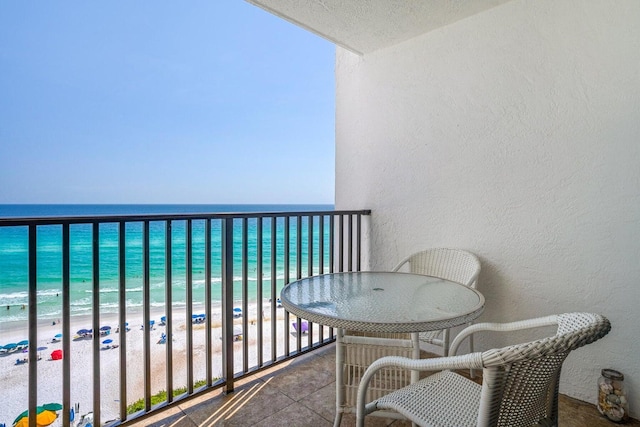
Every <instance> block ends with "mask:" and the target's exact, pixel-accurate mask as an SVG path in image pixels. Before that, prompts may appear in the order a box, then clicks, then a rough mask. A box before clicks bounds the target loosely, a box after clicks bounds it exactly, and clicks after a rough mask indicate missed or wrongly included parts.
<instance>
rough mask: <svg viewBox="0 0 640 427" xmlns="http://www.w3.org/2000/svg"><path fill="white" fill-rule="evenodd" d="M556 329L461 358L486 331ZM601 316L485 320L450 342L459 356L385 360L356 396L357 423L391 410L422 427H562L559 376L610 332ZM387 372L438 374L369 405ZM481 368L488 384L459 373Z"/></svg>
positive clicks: (364, 379)
mask: <svg viewBox="0 0 640 427" xmlns="http://www.w3.org/2000/svg"><path fill="white" fill-rule="evenodd" d="M554 325H555V326H556V327H557V329H556V333H555V335H553V336H550V337H546V338H542V339H539V340H536V341H531V342H527V343H523V344H516V345H511V346H508V347H504V348H499V349H492V350H487V351H484V352H482V353H471V354H466V355H461V356H455V353H456V350H457V349H458V346H459V345H460V343H461V342H462V341H463V340H464V339H466V338H468V337H470V336H471V335H472V334H474V333H478V332H481V331H493V332H500V333H503V332H509V331H519V330H523V329H532V328H547V327H549V326H554ZM610 329H611V325H610V323H609V321H608V320H607V319H606V318H605V317H604V316H601V315H599V314H592V313H566V314H560V315H553V316H547V317H540V318H536V319H529V320H522V321H519V322H511V323H478V324H476V325H472V326H469V327H467V328H465V329H464V330H463V331H462V332H460V334H458V336H456V338H455V339H454V340H453V342H452V343H451V353H452V354H454V356H448V357H439V358H433V359H422V360H413V359H410V358H404V357H395V356H390V357H384V358H381V359H378V360H376V361H375V362H373V363H372V364H371V366H369V368H368V369H367V370H366V372H365V374H364V376H363V377H362V380H361V382H360V386H359V388H358V398H357V410H356V412H357V425H358V426H360V427H362V426H364V417H365V416H366V415H368V414H369V413H372V412H374V411H380V410H382V411H384V410H392V411H396V412H397V413H399V414H401V415H402V416H404V417H405V418H407V419H408V420H410V421H412V422H414V423H416V424H418V425H429V426H434V425H439V426H440V425H450V426H476V425H478V426H533V425H536V426H543V425H544V426H556V425H558V385H559V381H560V371H561V368H562V364H563V363H564V360H565V358H566V357H567V356H568V355H569V353H570V352H571V351H573V350H575V349H577V348H580V347H582V346H584V345H587V344H591V343H592V342H595V341H597V340H599V339H600V338H602V337H604V336H605V335H607V333H609V330H610ZM380 369H399V370H407V369H412V370H418V371H436V373H434V374H432V375H430V376H428V377H426V378H424V379H422V380H420V381H418V382H416V383H413V384H410V385H408V386H406V387H404V388H401V389H399V390H396V391H394V392H392V393H389V394H387V395H384V396H381V397H378V398H375V399H373V400H372V401H370V402H368V403H367V402H366V399H367V397H366V395H367V388H368V387H369V382H370V380H371V379H372V378H373V376H374V375H375V373H376V372H377V371H378V370H380ZM459 369H482V371H483V374H482V385H480V384H477V383H476V382H474V381H472V380H469V379H467V378H465V377H463V376H462V375H460V374H458V373H456V372H455V370H459Z"/></svg>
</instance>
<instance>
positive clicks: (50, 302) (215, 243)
mask: <svg viewBox="0 0 640 427" xmlns="http://www.w3.org/2000/svg"><path fill="white" fill-rule="evenodd" d="M333 209H334V207H333V205H1V204H0V218H8V217H28V218H39V217H50V216H96V215H147V214H186V213H229V212H231V213H240V212H291V211H320V210H323V211H330V210H333ZM307 221H308V219H307V218H305V217H303V223H302V227H301V229H300V233H301V239H302V245H301V246H302V251H301V263H302V271H303V272H306V271H308V267H307V262H308V256H307V247H308V242H309V239H312V241H313V243H312V244H313V247H314V248H318V247H319V246H318V241H319V240H320V239H321V238H323V239H324V241H325V242H326V243H325V247H324V262H325V264H326V265H325V271H327V270H328V260H329V253H328V250H329V249H328V242H329V235H328V233H329V225H328V221H329V218H328V217H325V227H324V236H319V234H318V229H319V227H318V224H317V222H318V218H315V219H314V221H315V222H316V224H314V227H313V229H314V233H313V235H312V236H309V235H308V226H307ZM276 224H277V227H276V235H275V240H276V272H275V276H276V288H277V291H278V294H279V290H280V289H281V288H282V287H283V286H284V277H285V271H284V246H285V241H284V220H283V219H278V221H276ZM172 228H173V229H172V237H171V244H172V253H171V266H172V270H173V274H172V280H173V283H172V303H173V306H174V307H178V308H179V307H183V306H185V305H186V256H185V249H186V236H185V234H186V231H185V230H186V221H173V224H172ZM211 229H212V232H211V234H212V239H211V254H212V256H211V284H212V300H213V302H214V303H216V302H220V298H221V273H222V266H221V239H220V236H221V234H220V231H221V222H220V221H219V220H212V223H211ZM257 229H258V223H257V220H249V223H248V227H247V235H248V238H247V240H248V256H247V261H248V272H249V273H248V281H249V291H248V295H247V298H248V299H249V301H255V298H256V295H257V283H258V277H257V271H258V268H257V267H258V265H257V252H258V241H257ZM298 231H299V230H297V229H296V227H295V221H291V225H290V236H289V244H290V248H291V255H290V272H289V273H290V277H291V278H292V279H293V278H295V277H296V263H297V259H296V241H297V233H298ZM118 234H119V233H118V224H117V223H111V224H102V225H101V226H100V242H99V253H100V265H99V271H100V312H101V313H116V312H117V311H118V298H119V285H118V280H119V271H120V266H119V261H118V256H119V255H118V241H119V235H118ZM271 239H272V236H271V220H270V219H266V220H265V222H264V224H263V242H264V243H263V247H262V251H263V263H262V273H263V274H262V276H263V295H264V296H265V297H269V296H270V295H271V294H270V289H271V277H272V272H271ZM92 241H93V236H92V226H91V225H90V224H76V225H71V226H70V277H71V279H70V297H71V314H72V315H74V316H75V315H83V314H90V313H91V310H92V301H93V291H92V278H93V265H92V262H93V261H92V254H93V249H92ZM125 242H126V244H125V247H126V254H125V256H126V268H125V274H126V300H127V306H128V307H131V308H134V309H135V308H136V307H140V306H141V305H142V285H143V252H142V223H127V225H126V231H125ZM204 242H205V222H204V221H196V220H194V221H193V222H192V284H193V287H192V289H193V299H192V302H193V304H194V309H196V308H198V307H202V306H203V304H204V298H205V289H204V287H205V286H204V285H205V276H204V272H205V259H204V258H205V257H204V254H205V247H204V246H205V245H204ZM241 244H242V230H241V227H240V222H238V226H234V254H235V255H234V300H235V301H241V299H242V289H241V283H242V277H241V272H242V256H241V254H242V251H241ZM313 252H314V254H313V255H314V256H313V260H312V262H313V270H314V272H317V271H318V270H319V265H318V260H319V254H318V250H317V249H314V250H313ZM149 256H150V261H149V271H150V292H151V307H152V309H153V308H154V307H164V305H165V263H166V259H165V258H166V257H165V224H164V222H151V223H150V228H149ZM28 264H29V263H28V233H27V228H26V227H0V307H2V309H0V322H14V321H24V320H26V319H27V310H24V309H23V307H25V306H26V304H27V302H28V278H29V265H28ZM37 271H38V277H37V282H38V291H37V305H38V317H39V318H40V319H57V318H60V317H62V228H61V227H60V226H41V227H39V228H38V233H37ZM303 275H306V274H303ZM4 307H6V309H5V308H4Z"/></svg>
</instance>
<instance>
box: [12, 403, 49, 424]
mask: <svg viewBox="0 0 640 427" xmlns="http://www.w3.org/2000/svg"><path fill="white" fill-rule="evenodd" d="M56 418H58V414H57V413H56V412H55V411H52V410H49V409H45V408H43V407H42V406H38V407H37V408H36V425H37V426H38V427H45V426H48V425H50V424H51V423H53V422H54V421H55V420H56ZM13 427H29V411H28V410H27V411H24V412H23V413H22V414H20V415H18V417H17V418H16V419H15V421H14V422H13Z"/></svg>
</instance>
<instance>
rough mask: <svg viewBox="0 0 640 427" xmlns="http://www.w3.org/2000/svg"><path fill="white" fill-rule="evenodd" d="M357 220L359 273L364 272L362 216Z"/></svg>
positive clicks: (359, 215)
mask: <svg viewBox="0 0 640 427" xmlns="http://www.w3.org/2000/svg"><path fill="white" fill-rule="evenodd" d="M356 218H357V227H358V228H357V236H358V237H357V239H358V253H357V259H356V261H357V265H356V269H357V271H361V270H362V214H358V216H357V217H356Z"/></svg>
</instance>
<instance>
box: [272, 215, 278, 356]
mask: <svg viewBox="0 0 640 427" xmlns="http://www.w3.org/2000/svg"><path fill="white" fill-rule="evenodd" d="M276 219H277V218H276V217H275V216H274V217H272V218H271V319H272V320H271V362H275V361H276V359H277V357H278V352H277V350H278V348H277V347H278V346H277V342H278V341H277V338H278V334H277V331H278V329H277V328H276V323H277V319H278V314H277V312H276V308H277V306H278V303H277V301H278V295H276V280H277V278H278V276H277V274H276V267H277V266H276V257H277V246H276V244H277V240H276V232H277V227H276Z"/></svg>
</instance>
